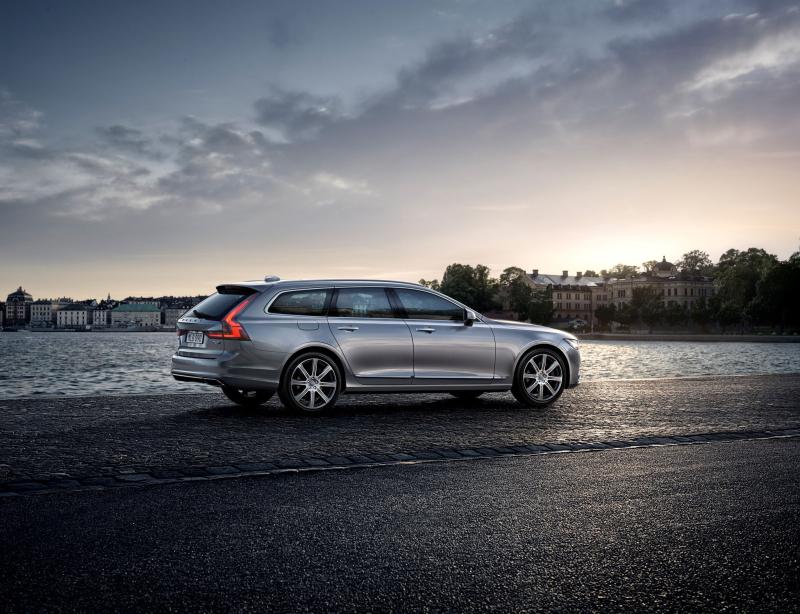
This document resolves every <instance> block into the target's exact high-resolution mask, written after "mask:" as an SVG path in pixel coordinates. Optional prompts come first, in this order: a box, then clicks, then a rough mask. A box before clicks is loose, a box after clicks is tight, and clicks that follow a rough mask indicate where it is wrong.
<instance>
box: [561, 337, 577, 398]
mask: <svg viewBox="0 0 800 614" xmlns="http://www.w3.org/2000/svg"><path fill="white" fill-rule="evenodd" d="M559 348H560V349H561V351H562V352H564V356H566V357H567V363H569V382H568V383H567V388H574V387H575V386H577V385H578V384H580V383H581V352H580V350H577V349H575V348H574V347H572V346H571V345H570V344H569V343H567V342H566V341H562V342H561V344H560V345H559Z"/></svg>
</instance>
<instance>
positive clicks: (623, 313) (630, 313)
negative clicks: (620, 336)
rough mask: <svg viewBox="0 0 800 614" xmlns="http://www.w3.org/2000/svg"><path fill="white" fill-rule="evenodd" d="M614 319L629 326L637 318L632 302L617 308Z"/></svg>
mask: <svg viewBox="0 0 800 614" xmlns="http://www.w3.org/2000/svg"><path fill="white" fill-rule="evenodd" d="M614 320H615V321H617V322H619V323H620V324H621V325H622V326H625V327H628V326H630V325H631V324H633V322H634V321H635V320H636V312H635V311H634V310H633V309H632V308H631V305H630V303H625V304H623V305H622V307H620V308H619V309H617V311H616V314H615V315H614Z"/></svg>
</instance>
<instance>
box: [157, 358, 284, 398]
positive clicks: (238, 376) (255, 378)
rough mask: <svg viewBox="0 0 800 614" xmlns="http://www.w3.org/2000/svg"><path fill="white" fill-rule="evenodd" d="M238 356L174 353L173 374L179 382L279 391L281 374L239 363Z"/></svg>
mask: <svg viewBox="0 0 800 614" xmlns="http://www.w3.org/2000/svg"><path fill="white" fill-rule="evenodd" d="M239 363H240V361H239V355H238V354H235V353H229V352H223V353H222V354H220V355H219V357H216V358H194V357H188V356H180V355H178V354H175V355H173V356H172V369H171V373H172V377H174V378H175V379H176V380H178V381H179V382H196V383H199V384H209V385H211V386H234V387H236V388H246V389H248V390H276V389H277V387H278V377H277V376H276V375H274V374H273V373H272V372H271V371H269V372H264V370H263V369H257V368H253V367H252V366H248V365H247V364H239Z"/></svg>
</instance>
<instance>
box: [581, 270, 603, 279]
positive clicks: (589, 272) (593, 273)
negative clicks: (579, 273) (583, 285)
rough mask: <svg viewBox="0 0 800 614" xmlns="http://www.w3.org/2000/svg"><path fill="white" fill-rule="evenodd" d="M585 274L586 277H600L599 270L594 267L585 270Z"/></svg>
mask: <svg viewBox="0 0 800 614" xmlns="http://www.w3.org/2000/svg"><path fill="white" fill-rule="evenodd" d="M583 276H584V277H599V275H598V274H597V271H595V270H594V269H588V270H586V271H584V272H583Z"/></svg>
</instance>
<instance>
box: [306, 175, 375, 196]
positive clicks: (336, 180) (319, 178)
mask: <svg viewBox="0 0 800 614" xmlns="http://www.w3.org/2000/svg"><path fill="white" fill-rule="evenodd" d="M313 179H314V181H315V182H316V183H317V184H319V185H321V186H323V187H326V188H333V189H334V190H338V191H341V192H350V193H351V194H359V195H362V196H369V195H372V190H370V188H369V184H367V182H366V181H360V180H356V179H347V178H345V177H340V176H338V175H334V174H333V173H317V174H316V175H314V177H313Z"/></svg>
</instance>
